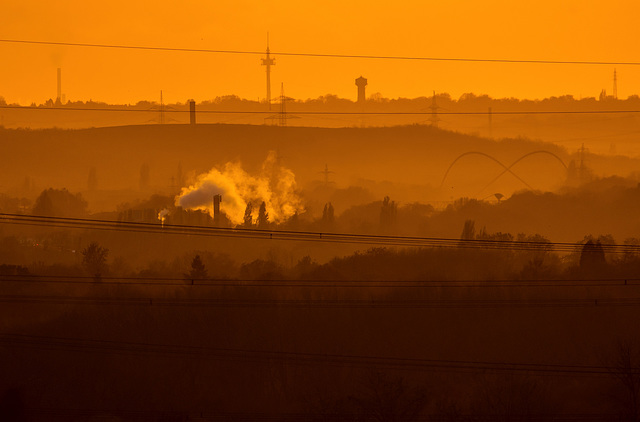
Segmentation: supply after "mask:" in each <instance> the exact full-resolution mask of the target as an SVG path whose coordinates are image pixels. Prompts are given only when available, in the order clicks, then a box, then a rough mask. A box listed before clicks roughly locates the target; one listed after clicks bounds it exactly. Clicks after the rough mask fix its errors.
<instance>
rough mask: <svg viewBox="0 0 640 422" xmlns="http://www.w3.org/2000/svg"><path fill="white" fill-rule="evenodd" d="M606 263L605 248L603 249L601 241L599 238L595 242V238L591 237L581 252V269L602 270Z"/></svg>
mask: <svg viewBox="0 0 640 422" xmlns="http://www.w3.org/2000/svg"><path fill="white" fill-rule="evenodd" d="M606 263H607V261H606V260H605V258H604V249H602V244H601V243H600V241H599V240H598V241H596V242H595V243H594V242H593V240H591V239H589V240H588V241H587V243H585V244H584V246H583V247H582V252H581V253H580V269H581V270H583V271H594V270H600V269H602V268H603V267H604V266H605V265H606Z"/></svg>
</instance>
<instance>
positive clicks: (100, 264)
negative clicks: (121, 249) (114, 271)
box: [82, 242, 109, 281]
mask: <svg viewBox="0 0 640 422" xmlns="http://www.w3.org/2000/svg"><path fill="white" fill-rule="evenodd" d="M108 255H109V249H106V248H103V247H101V246H100V245H99V244H98V243H97V242H91V244H89V246H87V247H86V248H84V250H83V251H82V265H83V266H84V268H85V269H86V270H87V272H88V273H89V274H91V275H92V276H93V279H94V280H95V281H100V280H102V275H103V274H104V272H105V270H106V269H107V256H108Z"/></svg>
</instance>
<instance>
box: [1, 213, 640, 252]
mask: <svg viewBox="0 0 640 422" xmlns="http://www.w3.org/2000/svg"><path fill="white" fill-rule="evenodd" d="M2 223H6V224H17V225H20V224H24V225H34V226H44V227H58V228H76V229H88V230H108V231H124V232H135V233H156V234H179V235H198V236H218V237H233V238H250V239H263V240H286V241H311V242H329V243H345V244H368V245H386V246H414V247H448V248H480V249H502V250H528V251H543V252H544V251H549V250H551V249H553V250H554V251H563V252H577V251H579V250H580V248H582V246H583V245H581V244H576V243H568V242H535V241H502V240H484V239H463V240H461V239H451V238H435V237H417V236H385V235H365V234H349V233H330V232H329V233H323V232H311V231H290V230H262V229H247V228H221V227H210V226H186V225H173V224H160V222H158V223H134V222H129V221H113V220H98V219H82V218H71V217H49V216H32V215H22V214H7V213H0V224H2ZM601 246H602V249H603V250H604V251H605V252H609V253H623V254H624V253H640V245H609V244H603V245H601Z"/></svg>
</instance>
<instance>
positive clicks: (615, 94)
mask: <svg viewBox="0 0 640 422" xmlns="http://www.w3.org/2000/svg"><path fill="white" fill-rule="evenodd" d="M613 98H615V99H616V100H617V99H618V73H617V72H616V69H613Z"/></svg>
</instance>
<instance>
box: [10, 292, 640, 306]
mask: <svg viewBox="0 0 640 422" xmlns="http://www.w3.org/2000/svg"><path fill="white" fill-rule="evenodd" d="M0 303H5V304H8V303H11V304H15V303H20V304H36V305H37V304H43V305H91V306H98V305H100V306H151V307H184V308H229V309H242V308H251V309H256V308H303V309H314V308H321V309H333V308H339V309H502V308H518V309H523V308H594V307H596V308H597V307H599V308H610V307H639V306H640V297H630V298H587V299H411V300H403V299H395V300H391V299H378V300H370V299H251V300H244V299H228V298H225V299H167V298H163V297H115V296H68V295H66V296H65V295H58V296H51V295H50V296H45V295H0Z"/></svg>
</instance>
